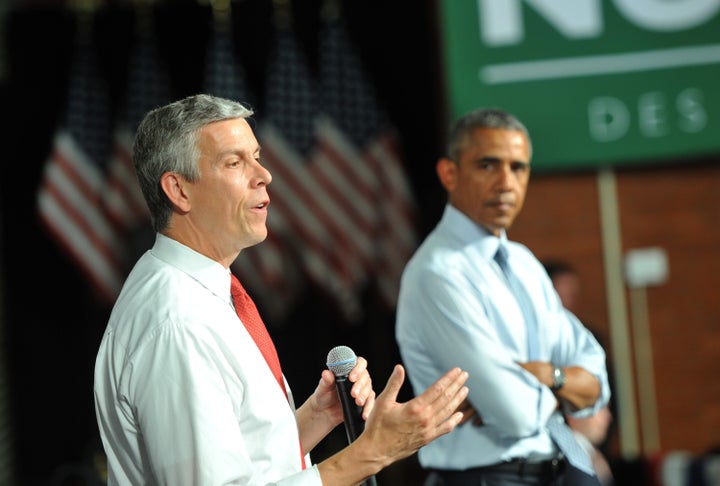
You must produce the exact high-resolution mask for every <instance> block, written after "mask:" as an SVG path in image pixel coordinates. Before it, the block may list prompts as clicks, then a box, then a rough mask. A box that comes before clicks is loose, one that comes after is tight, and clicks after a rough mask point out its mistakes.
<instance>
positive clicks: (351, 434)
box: [326, 346, 377, 486]
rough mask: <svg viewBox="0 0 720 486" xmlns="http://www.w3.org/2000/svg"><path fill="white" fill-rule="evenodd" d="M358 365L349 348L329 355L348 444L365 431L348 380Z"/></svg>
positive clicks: (371, 481) (369, 483) (372, 478)
mask: <svg viewBox="0 0 720 486" xmlns="http://www.w3.org/2000/svg"><path fill="white" fill-rule="evenodd" d="M356 363H357V356H355V352H354V351H353V350H352V349H350V348H348V347H347V346H335V347H334V348H332V349H331V350H330V352H329V353H328V355H327V363H326V364H327V367H328V369H329V370H330V371H332V372H333V374H334V375H335V388H336V389H337V394H338V398H339V399H340V405H342V411H343V419H344V422H345V433H346V435H347V439H348V444H349V443H351V442H353V441H354V440H355V439H357V438H358V436H359V435H360V434H362V432H363V430H365V421H364V420H363V418H362V407H360V406H358V405H357V404H356V403H355V399H354V398H353V397H352V396H351V395H350V389H351V388H352V383H351V382H350V380H348V375H349V374H350V371H352V369H353V368H354V367H355V364H356ZM363 484H364V485H365V486H375V485H376V484H377V483H376V482H375V476H370V477H369V478H368V479H367V480H365V482H364V483H363Z"/></svg>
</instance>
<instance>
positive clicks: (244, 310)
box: [230, 274, 287, 396]
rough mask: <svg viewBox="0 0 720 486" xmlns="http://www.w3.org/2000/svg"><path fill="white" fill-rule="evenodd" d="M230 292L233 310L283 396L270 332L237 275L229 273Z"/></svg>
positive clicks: (276, 356)
mask: <svg viewBox="0 0 720 486" xmlns="http://www.w3.org/2000/svg"><path fill="white" fill-rule="evenodd" d="M230 294H231V295H232V300H233V304H234V305H235V312H237V315H238V317H239V318H240V320H241V321H242V323H243V324H244V325H245V328H246V329H247V331H248V333H250V336H252V338H253V341H255V344H256V345H257V347H258V349H260V352H261V353H262V355H263V357H264V358H265V361H266V362H267V364H268V366H269V367H270V370H271V371H272V373H273V375H275V379H276V380H277V382H278V384H279V385H280V389H281V390H282V391H283V392H284V393H285V396H287V391H286V390H285V382H284V381H283V376H282V370H281V368H280V359H279V358H278V354H277V350H276V349H275V345H274V344H273V342H272V338H271V337H270V334H268V331H267V328H266V327H265V323H263V321H262V318H261V317H260V314H259V313H258V310H257V307H255V302H253V300H252V299H251V298H250V296H249V295H248V293H247V292H246V291H245V288H244V287H243V286H242V284H241V283H240V281H239V280H238V279H237V277H235V275H232V274H231V275H230Z"/></svg>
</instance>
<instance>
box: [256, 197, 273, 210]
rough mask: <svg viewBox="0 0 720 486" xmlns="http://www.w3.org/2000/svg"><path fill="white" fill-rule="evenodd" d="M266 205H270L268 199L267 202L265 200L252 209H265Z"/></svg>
mask: <svg viewBox="0 0 720 486" xmlns="http://www.w3.org/2000/svg"><path fill="white" fill-rule="evenodd" d="M268 205H270V200H269V199H268V200H265V201H262V202H260V203H258V204H257V205H255V206H253V207H254V208H255V209H265V208H266V207H268Z"/></svg>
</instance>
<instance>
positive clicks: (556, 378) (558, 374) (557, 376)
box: [552, 366, 565, 390]
mask: <svg viewBox="0 0 720 486" xmlns="http://www.w3.org/2000/svg"><path fill="white" fill-rule="evenodd" d="M564 384H565V371H564V370H563V369H562V368H560V367H559V366H555V367H554V368H553V386H552V389H553V390H559V389H560V388H562V387H563V385H564Z"/></svg>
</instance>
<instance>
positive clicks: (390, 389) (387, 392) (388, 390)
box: [377, 364, 405, 402]
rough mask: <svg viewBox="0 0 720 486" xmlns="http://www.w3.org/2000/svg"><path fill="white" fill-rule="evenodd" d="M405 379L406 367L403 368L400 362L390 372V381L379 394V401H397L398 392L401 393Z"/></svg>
mask: <svg viewBox="0 0 720 486" xmlns="http://www.w3.org/2000/svg"><path fill="white" fill-rule="evenodd" d="M404 381H405V368H403V366H402V365H400V364H396V365H395V367H394V368H393V371H392V373H391V374H390V378H388V381H387V383H386V384H385V389H383V391H382V393H380V395H378V397H377V401H391V402H395V401H397V396H398V393H400V388H401V387H402V384H403V382H404Z"/></svg>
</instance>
